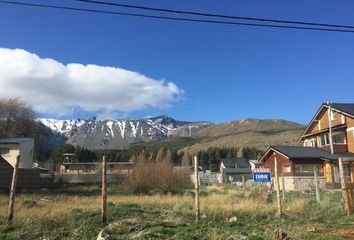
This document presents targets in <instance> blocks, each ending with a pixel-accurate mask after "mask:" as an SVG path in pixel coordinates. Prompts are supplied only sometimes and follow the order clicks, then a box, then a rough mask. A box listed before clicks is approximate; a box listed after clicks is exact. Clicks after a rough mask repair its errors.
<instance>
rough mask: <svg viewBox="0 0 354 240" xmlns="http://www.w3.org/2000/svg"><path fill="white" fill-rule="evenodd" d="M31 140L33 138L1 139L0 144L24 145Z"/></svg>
mask: <svg viewBox="0 0 354 240" xmlns="http://www.w3.org/2000/svg"><path fill="white" fill-rule="evenodd" d="M31 140H33V138H2V139H0V143H15V144H19V143H24V142H28V141H31Z"/></svg>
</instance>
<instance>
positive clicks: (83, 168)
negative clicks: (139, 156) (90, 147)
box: [59, 162, 134, 173]
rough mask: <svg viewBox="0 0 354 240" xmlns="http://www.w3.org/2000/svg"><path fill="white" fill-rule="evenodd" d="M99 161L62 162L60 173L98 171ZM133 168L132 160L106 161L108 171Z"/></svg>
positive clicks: (116, 171) (99, 169)
mask: <svg viewBox="0 0 354 240" xmlns="http://www.w3.org/2000/svg"><path fill="white" fill-rule="evenodd" d="M101 166H102V163H101V162H63V163H62V164H61V165H60V170H59V171H60V173H98V172H100V171H101ZM133 168H134V163H132V162H107V172H108V173H128V172H130V171H131V170H133Z"/></svg>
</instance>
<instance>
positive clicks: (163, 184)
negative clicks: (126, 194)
mask: <svg viewBox="0 0 354 240" xmlns="http://www.w3.org/2000/svg"><path fill="white" fill-rule="evenodd" d="M126 185H127V188H128V191H130V192H132V193H144V194H151V193H164V194H165V193H183V192H184V190H185V189H186V188H188V187H189V186H190V185H191V181H190V173H189V172H187V171H186V170H180V169H179V170H174V169H173V164H172V163H171V162H169V161H164V160H163V161H158V162H157V161H152V160H149V159H147V158H145V157H143V156H140V157H138V158H137V159H136V160H135V167H134V170H133V171H132V172H131V173H130V174H129V175H128V178H127V182H126Z"/></svg>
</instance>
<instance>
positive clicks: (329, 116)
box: [327, 102, 334, 154]
mask: <svg viewBox="0 0 354 240" xmlns="http://www.w3.org/2000/svg"><path fill="white" fill-rule="evenodd" d="M327 104H328V129H329V136H328V137H329V146H330V148H331V154H333V153H334V149H333V138H332V119H331V118H332V116H333V113H332V108H331V104H330V103H329V102H327Z"/></svg>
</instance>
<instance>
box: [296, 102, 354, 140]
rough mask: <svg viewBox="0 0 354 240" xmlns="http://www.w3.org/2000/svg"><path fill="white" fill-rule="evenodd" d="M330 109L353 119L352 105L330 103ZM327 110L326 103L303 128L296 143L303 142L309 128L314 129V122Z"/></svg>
mask: <svg viewBox="0 0 354 240" xmlns="http://www.w3.org/2000/svg"><path fill="white" fill-rule="evenodd" d="M330 105H331V108H332V109H334V110H335V111H338V112H341V113H343V114H344V115H347V116H349V117H352V118H353V117H354V103H331V104H330ZM328 108H329V105H328V103H323V104H322V105H321V107H320V108H319V109H318V110H317V112H316V114H315V115H314V116H313V118H312V119H311V121H310V123H309V124H308V125H307V127H306V128H305V130H304V132H303V133H302V134H301V136H300V137H299V139H298V141H299V142H300V141H301V140H303V137H304V135H306V134H307V133H308V131H309V130H310V129H311V127H314V126H315V124H316V120H318V119H319V118H320V117H321V116H322V115H323V114H324V113H325V112H326V111H327V109H328Z"/></svg>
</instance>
